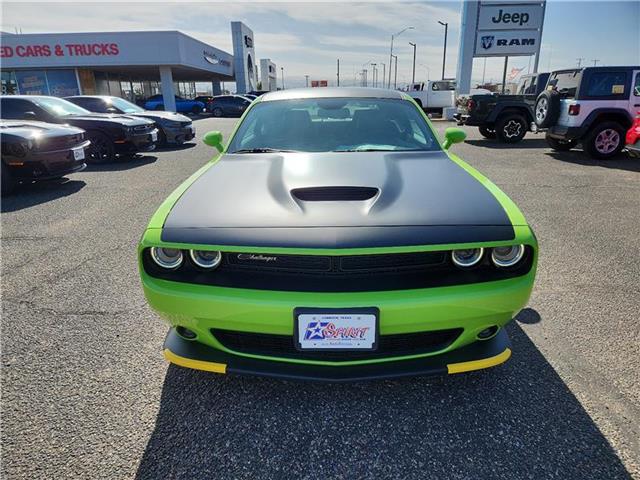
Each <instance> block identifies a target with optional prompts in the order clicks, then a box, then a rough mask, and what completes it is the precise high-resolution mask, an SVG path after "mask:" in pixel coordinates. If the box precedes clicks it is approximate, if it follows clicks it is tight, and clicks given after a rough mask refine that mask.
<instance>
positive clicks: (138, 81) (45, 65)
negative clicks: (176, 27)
mask: <svg viewBox="0 0 640 480" xmlns="http://www.w3.org/2000/svg"><path fill="white" fill-rule="evenodd" d="M231 33H232V41H233V55H232V54H230V53H227V52H225V51H223V50H221V49H219V48H216V47H215V46H213V45H208V44H206V43H204V42H201V41H199V40H196V39H195V38H192V37H190V36H188V35H185V34H184V33H181V32H178V31H144V32H92V33H43V34H11V33H4V32H3V33H1V34H0V58H1V64H0V66H1V68H0V69H1V73H2V93H3V94H22V95H55V96H68V95H116V96H119V97H123V98H128V99H129V100H131V101H134V102H136V101H142V100H144V99H146V98H148V97H150V96H152V95H156V94H162V95H163V97H164V105H165V109H166V110H175V100H174V97H175V95H178V96H183V97H187V98H190V97H191V98H192V97H194V96H195V95H196V82H207V83H210V84H211V90H212V92H213V94H219V93H221V90H222V89H221V84H222V83H223V82H236V89H237V92H238V93H246V92H249V91H251V90H257V87H258V68H257V65H258V63H257V61H256V56H255V49H254V39H253V32H252V31H251V29H249V28H248V27H247V26H246V25H244V24H243V23H241V22H232V23H231ZM261 63H262V62H261ZM267 66H268V67H269V68H270V71H273V72H275V71H276V69H275V65H274V64H273V63H271V62H270V61H269V62H268V64H267ZM267 78H270V75H268V76H267ZM270 86H273V87H274V88H275V81H268V82H267V84H266V85H264V86H263V89H264V90H268V89H270V88H269V87H270Z"/></svg>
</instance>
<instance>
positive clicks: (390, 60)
mask: <svg viewBox="0 0 640 480" xmlns="http://www.w3.org/2000/svg"><path fill="white" fill-rule="evenodd" d="M413 29H414V27H407V28H404V29H402V30H400V31H399V32H398V33H394V34H393V35H391V49H390V50H389V83H388V84H387V88H391V63H392V61H393V39H394V38H395V37H397V36H398V35H400V34H401V33H404V32H406V31H407V30H413Z"/></svg>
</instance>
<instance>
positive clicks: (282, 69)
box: [280, 67, 284, 90]
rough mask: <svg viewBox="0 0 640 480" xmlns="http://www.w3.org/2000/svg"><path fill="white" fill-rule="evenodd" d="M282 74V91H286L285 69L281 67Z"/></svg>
mask: <svg viewBox="0 0 640 480" xmlns="http://www.w3.org/2000/svg"><path fill="white" fill-rule="evenodd" d="M280 73H281V74H282V89H283V90H284V67H280Z"/></svg>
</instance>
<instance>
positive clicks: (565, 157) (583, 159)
mask: <svg viewBox="0 0 640 480" xmlns="http://www.w3.org/2000/svg"><path fill="white" fill-rule="evenodd" d="M546 154H547V155H549V156H550V157H552V158H554V159H556V160H560V161H562V162H567V163H573V164H575V165H584V166H586V167H602V168H612V169H616V170H626V171H628V172H640V158H633V157H630V156H628V155H627V154H626V153H619V154H618V155H616V156H615V157H613V158H611V159H609V160H597V159H595V158H590V157H588V156H587V155H586V154H585V153H584V152H583V151H582V150H571V151H569V152H554V151H553V150H551V151H549V152H546Z"/></svg>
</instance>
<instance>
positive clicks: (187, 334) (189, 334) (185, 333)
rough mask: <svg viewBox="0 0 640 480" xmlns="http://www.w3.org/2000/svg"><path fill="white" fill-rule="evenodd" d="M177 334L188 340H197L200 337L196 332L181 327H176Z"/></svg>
mask: <svg viewBox="0 0 640 480" xmlns="http://www.w3.org/2000/svg"><path fill="white" fill-rule="evenodd" d="M176 332H177V333H178V335H180V336H181V337H182V338H184V339H186V340H195V339H196V337H197V336H198V334H196V332H194V331H193V330H189V329H188V328H186V327H181V326H180V327H176Z"/></svg>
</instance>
